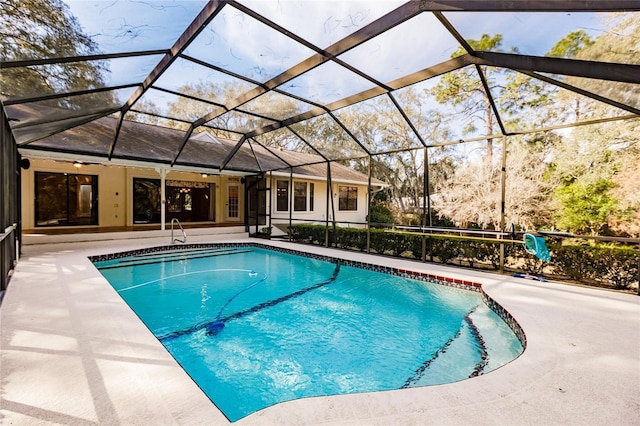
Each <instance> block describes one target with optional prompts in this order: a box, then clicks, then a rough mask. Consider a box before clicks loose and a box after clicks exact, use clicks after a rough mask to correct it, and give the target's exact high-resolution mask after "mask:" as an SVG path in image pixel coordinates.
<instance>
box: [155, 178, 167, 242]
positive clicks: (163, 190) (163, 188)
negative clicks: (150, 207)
mask: <svg viewBox="0 0 640 426" xmlns="http://www.w3.org/2000/svg"><path fill="white" fill-rule="evenodd" d="M156 172H158V174H159V175H160V230H161V231H164V230H165V229H166V224H165V221H166V215H167V213H166V212H167V174H168V173H169V169H163V168H157V169H156Z"/></svg>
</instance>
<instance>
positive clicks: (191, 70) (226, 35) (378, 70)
mask: <svg viewBox="0 0 640 426" xmlns="http://www.w3.org/2000/svg"><path fill="white" fill-rule="evenodd" d="M241 3H242V4H243V5H245V6H247V7H249V8H251V9H253V10H255V11H256V12H258V13H260V14H262V15H263V16H265V17H267V18H268V19H270V20H272V21H274V22H276V23H277V24H278V25H280V26H282V27H284V28H286V29H287V30H289V31H291V32H293V33H294V34H296V35H298V36H300V37H302V38H304V39H306V40H308V41H309V42H310V43H312V44H313V45H315V46H316V47H318V48H320V49H322V48H326V47H327V46H330V45H331V44H333V43H335V42H337V41H339V40H341V39H342V38H344V37H346V36H347V35H349V34H351V33H353V32H355V31H357V30H358V29H360V28H362V27H364V26H365V25H367V24H369V23H370V22H372V21H374V20H376V19H377V18H379V17H381V16H383V15H384V14H386V13H388V12H389V11H391V10H393V9H395V8H396V7H398V6H400V5H401V4H402V3H404V2H403V1H396V0H384V1H363V0H359V1H358V0H356V1H346V0H345V1H336V0H334V1H326V0H316V1H313V0H303V1H293V0H273V1H267V0H244V1H242V0H241ZM67 4H68V5H69V7H70V10H71V12H72V13H73V14H74V15H75V16H76V17H77V18H78V20H79V22H80V24H81V26H82V27H83V29H84V31H85V32H86V33H87V34H89V35H90V36H91V37H92V39H93V40H94V41H95V42H97V43H98V45H99V49H100V50H101V51H102V52H106V53H114V52H130V51H141V50H150V49H167V48H169V47H171V46H172V45H173V43H174V42H175V41H176V40H177V38H178V37H179V36H180V34H181V33H182V32H183V31H184V29H185V28H186V27H187V26H188V25H189V23H190V22H191V21H192V20H193V19H194V17H195V16H196V15H197V14H198V13H199V12H200V10H201V9H202V7H203V6H204V5H205V4H206V2H205V1H203V0H189V1H185V0H176V1H156V0H147V1H140V0H104V1H102V0H100V1H93V0H91V1H90V0H86V1H85V0H68V1H67ZM444 15H445V17H446V18H447V19H449V20H450V21H451V22H452V23H453V25H454V26H455V27H456V28H457V29H458V30H459V31H460V32H461V34H462V36H463V37H464V38H466V39H478V38H480V37H481V36H482V34H484V33H486V34H491V35H493V34H497V33H500V34H502V36H503V43H502V49H503V50H505V51H508V50H510V49H511V48H512V47H516V48H517V49H518V52H519V53H523V54H529V55H539V56H542V55H544V54H545V53H546V52H547V51H549V50H550V49H551V47H552V46H553V45H554V44H555V43H556V42H557V41H558V40H560V39H561V38H562V37H564V36H565V35H567V34H568V33H570V32H571V31H575V30H578V29H582V30H584V31H586V32H587V33H589V34H590V35H592V36H593V37H597V36H598V35H599V34H600V33H601V32H602V31H603V28H604V24H603V22H602V18H603V17H602V16H600V15H596V14H594V13H554V14H551V13H515V12H506V13H483V14H480V13H469V12H447V13H444ZM457 47H458V43H457V41H456V40H455V39H454V38H453V37H452V36H451V34H449V33H448V31H446V30H445V29H444V27H443V26H442V25H441V24H440V22H439V21H438V20H437V19H436V18H435V17H434V15H433V14H431V13H422V14H420V15H418V16H417V17H415V18H413V19H411V20H409V21H407V22H405V23H403V24H401V25H399V26H397V27H395V28H393V29H392V30H390V31H388V32H386V33H385V34H383V35H382V36H379V37H376V38H375V39H373V40H371V41H369V42H366V43H364V44H362V45H360V46H358V47H356V48H354V49H353V50H351V51H349V52H347V53H345V54H343V55H341V56H340V59H342V60H344V61H345V62H347V63H348V64H350V65H353V66H354V67H357V68H359V69H361V70H362V71H364V72H365V73H366V74H368V75H369V76H371V77H373V78H374V79H377V80H378V81H380V82H382V83H387V82H389V81H392V80H394V79H396V78H398V77H402V76H405V75H408V74H410V73H413V72H415V71H419V70H421V69H424V68H428V67H430V66H432V65H435V64H437V63H440V62H443V61H445V60H447V59H449V57H450V55H451V54H452V53H453V52H454V51H455V50H456V49H457ZM313 53H314V52H313V50H311V49H309V48H307V47H305V46H303V45H302V44H300V43H298V42H296V41H294V40H292V39H291V38H288V37H286V36H284V35H282V34H280V33H278V32H277V31H274V30H272V29H270V28H268V27H267V26H265V25H263V24H261V23H259V22H258V21H256V20H255V19H253V18H251V17H250V16H248V15H246V14H245V13H243V12H241V11H240V10H238V9H236V8H234V7H232V6H229V5H226V6H225V7H224V8H223V9H222V11H221V12H220V13H219V14H218V15H217V16H216V17H215V18H214V19H213V21H212V22H211V23H210V24H209V25H208V26H207V27H206V28H205V29H204V30H203V31H202V33H201V34H200V35H199V36H198V38H197V39H196V40H195V41H194V42H193V43H192V44H191V45H189V46H188V47H187V49H186V51H185V54H187V55H189V56H192V57H195V58H197V59H199V60H202V61H205V62H208V63H211V64H213V65H217V66H220V67H223V68H226V69H229V70H231V71H233V72H235V73H238V74H241V75H244V76H246V77H249V78H252V79H254V80H258V81H261V82H262V81H267V80H268V79H270V78H272V77H274V76H276V75H278V74H280V73H282V72H283V71H285V70H287V69H289V68H290V67H292V66H293V65H295V64H297V63H299V62H301V61H302V60H304V59H306V58H308V57H310V56H311V55H313ZM160 59H161V57H160V56H148V57H141V58H125V59H119V60H112V61H110V69H111V78H110V84H111V85H117V84H125V83H132V82H141V81H143V80H144V78H145V77H146V76H147V75H148V74H149V72H150V71H151V70H152V69H153V67H154V66H155V65H156V64H157V63H158V62H159V60H160ZM232 80H233V78H231V77H228V76H225V75H224V74H221V73H218V72H216V71H213V70H211V69H208V68H206V67H203V66H200V65H197V64H194V63H192V62H189V61H185V60H181V59H180V60H178V61H176V63H175V64H174V65H173V66H172V67H171V68H170V69H169V70H168V71H167V72H166V73H165V74H164V75H163V76H161V77H160V79H159V80H158V81H157V83H156V84H157V85H158V86H160V87H163V88H166V89H170V90H176V91H178V90H179V88H180V87H181V86H183V85H185V84H196V83H198V82H202V81H205V82H215V83H217V84H221V83H224V82H229V81H232ZM372 86H373V84H372V83H371V82H370V81H368V80H366V79H363V78H361V77H359V76H357V75H355V74H353V73H351V72H350V71H348V70H346V69H345V68H343V67H341V66H339V65H337V64H335V63H333V62H328V63H325V64H323V65H321V66H319V67H318V68H316V69H314V70H311V71H309V72H307V73H305V74H303V75H302V76H300V77H298V78H296V79H294V80H292V81H289V82H287V83H285V84H284V85H283V86H281V87H280V88H281V89H282V90H284V91H286V92H289V93H291V94H294V95H298V96H302V97H305V98H309V99H311V100H313V101H315V102H319V103H323V104H327V103H330V102H334V101H336V100H339V99H342V98H345V97H347V96H350V95H352V94H355V93H359V92H361V91H364V90H366V89H369V88H371V87H372ZM422 86H424V84H423V85H422ZM427 86H429V85H427ZM145 99H148V100H151V101H153V102H154V103H155V104H156V105H157V106H158V107H162V106H163V105H166V104H167V103H168V102H171V101H173V100H175V98H174V97H172V96H171V95H167V94H163V93H162V92H159V91H150V92H148V93H147V95H145ZM165 112H166V111H165Z"/></svg>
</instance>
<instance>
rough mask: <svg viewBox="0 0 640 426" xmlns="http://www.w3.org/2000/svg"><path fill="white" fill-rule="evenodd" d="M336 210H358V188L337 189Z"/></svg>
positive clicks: (341, 187)
mask: <svg viewBox="0 0 640 426" xmlns="http://www.w3.org/2000/svg"><path fill="white" fill-rule="evenodd" d="M338 197H339V198H338V209H339V210H358V188H357V187H355V186H339V187H338Z"/></svg>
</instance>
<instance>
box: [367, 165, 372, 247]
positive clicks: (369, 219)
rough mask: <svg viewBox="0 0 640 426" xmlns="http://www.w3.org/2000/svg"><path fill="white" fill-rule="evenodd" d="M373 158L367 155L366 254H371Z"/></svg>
mask: <svg viewBox="0 0 640 426" xmlns="http://www.w3.org/2000/svg"><path fill="white" fill-rule="evenodd" d="M372 159H373V156H372V155H369V181H368V182H367V253H370V252H371V171H372V167H371V162H372Z"/></svg>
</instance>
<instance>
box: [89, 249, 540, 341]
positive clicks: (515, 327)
mask: <svg viewBox="0 0 640 426" xmlns="http://www.w3.org/2000/svg"><path fill="white" fill-rule="evenodd" d="M249 247H257V248H262V249H265V250H271V251H276V252H280V253H287V254H293V255H297V256H303V257H308V258H311V259H318V260H322V261H325V262H330V263H337V262H340V263H341V264H343V265H346V266H353V267H355V268H360V269H366V270H369V271H375V272H382V273H385V274H389V275H396V276H399V277H403V278H411V279H414V280H418V281H424V282H428V283H432V284H438V285H443V286H446V287H453V288H458V289H461V290H467V291H474V292H478V293H481V295H482V300H483V301H484V302H485V303H486V304H487V306H489V308H490V309H491V310H492V311H493V312H495V313H496V314H497V315H498V316H499V317H500V318H502V320H503V321H504V322H505V323H506V324H507V325H508V326H509V328H511V330H512V331H513V333H514V334H515V335H516V337H517V338H518V340H519V341H520V343H521V344H522V346H523V348H526V347H527V337H526V335H525V333H524V331H523V330H522V327H520V324H518V322H517V321H516V319H515V318H514V317H513V316H512V315H511V314H510V313H509V312H508V311H507V310H506V309H504V308H503V307H502V306H501V305H500V304H499V303H498V302H496V301H495V300H494V299H492V298H491V297H490V296H489V295H488V294H486V293H485V292H484V290H483V289H482V284H481V283H478V282H474V281H467V280H461V279H454V278H449V277H445V276H442V275H432V274H428V273H425V272H416V271H412V270H409V269H402V268H393V267H390V266H380V265H373V264H370V263H365V262H358V261H353V260H345V259H341V258H338V257H333V256H326V255H319V254H314V253H307V252H304V251H299V250H292V249H288V248H282V247H273V246H270V245H264V244H260V243H206V244H181V245H166V246H156V247H149V248H144V249H137V250H129V251H123V252H119V253H109V254H102V255H97V256H89V260H90V261H91V262H93V263H95V262H104V261H108V260H115V259H122V258H124V257H130V256H136V255H140V254H149V253H171V252H179V251H182V250H185V249H200V248H211V249H222V248H249Z"/></svg>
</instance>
